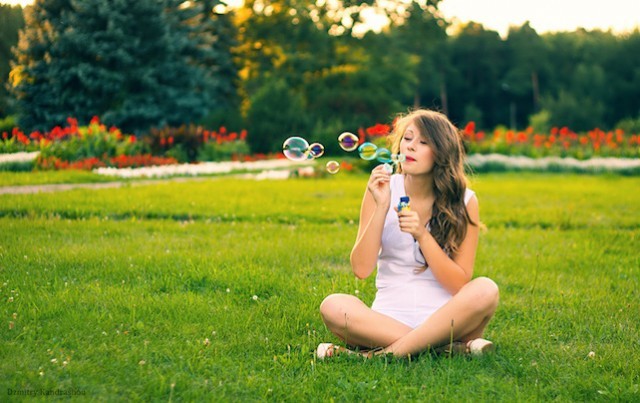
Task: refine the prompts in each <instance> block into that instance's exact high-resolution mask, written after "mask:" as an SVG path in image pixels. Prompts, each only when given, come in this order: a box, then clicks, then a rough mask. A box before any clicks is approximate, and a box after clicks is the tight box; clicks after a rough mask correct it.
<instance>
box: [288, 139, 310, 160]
mask: <svg viewBox="0 0 640 403" xmlns="http://www.w3.org/2000/svg"><path fill="white" fill-rule="evenodd" d="M282 152H283V153H284V156H285V157H287V158H288V159H290V160H291V161H304V160H306V159H308V157H309V143H308V142H307V140H305V139H303V138H302V137H289V138H288V139H286V140H285V141H284V143H283V144H282Z"/></svg>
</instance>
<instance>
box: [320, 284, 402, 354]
mask: <svg viewBox="0 0 640 403" xmlns="http://www.w3.org/2000/svg"><path fill="white" fill-rule="evenodd" d="M320 313H321V314H322V320H323V321H324V323H325V324H326V325H327V327H328V328H329V330H330V331H331V332H332V333H334V334H335V335H336V336H338V337H339V338H341V339H342V340H344V341H345V343H347V344H349V345H352V346H360V347H367V348H375V347H386V346H388V345H390V344H392V343H393V342H395V341H397V340H398V339H400V338H401V337H403V336H405V335H407V334H408V333H409V332H411V330H412V329H411V328H410V327H409V326H407V325H405V324H403V323H401V322H398V321H397V320H395V319H393V318H391V317H389V316H386V315H383V314H381V313H379V312H376V311H373V310H372V309H371V308H369V307H368V306H367V305H365V303H364V302H362V301H360V300H359V299H358V298H356V297H354V296H353V295H348V294H331V295H329V296H328V297H326V298H325V299H324V301H322V304H321V305H320Z"/></svg>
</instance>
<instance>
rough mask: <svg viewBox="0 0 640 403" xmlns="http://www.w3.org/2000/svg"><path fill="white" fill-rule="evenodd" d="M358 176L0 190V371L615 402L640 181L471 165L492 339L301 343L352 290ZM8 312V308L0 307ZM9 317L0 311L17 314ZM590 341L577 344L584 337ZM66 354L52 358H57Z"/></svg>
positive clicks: (97, 392)
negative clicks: (435, 351)
mask: <svg viewBox="0 0 640 403" xmlns="http://www.w3.org/2000/svg"><path fill="white" fill-rule="evenodd" d="M365 184H366V177H364V176H362V177H346V176H342V177H340V176H336V177H333V178H332V179H329V180H289V181H281V182H253V181H238V180H232V179H211V180H205V181H198V182H192V183H159V184H154V185H148V186H144V187H133V186H132V187H124V188H120V189H111V190H99V191H97V190H94V191H91V190H75V191H69V192H63V193H55V194H53V193H52V194H36V195H4V196H0V202H1V204H0V206H1V207H0V216H1V218H0V307H1V308H0V319H1V322H0V326H2V327H1V328H2V330H1V331H0V355H1V356H2V357H3V360H1V361H0V379H2V380H1V381H0V386H1V387H3V393H5V391H6V390H7V389H8V388H11V389H78V390H82V391H84V392H85V393H86V395H85V396H86V397H85V398H87V399H89V400H107V399H125V400H130V399H133V400H170V399H172V400H240V401H244V400H275V401H280V400H285V401H328V400H331V399H334V400H350V401H351V400H375V401H380V400H383V401H387V400H416V399H419V400H450V401H459V400H463V401H476V400H485V401H486V400H506V401H514V400H515V401H531V400H551V399H559V400H564V401H575V400H579V401H582V400H595V399H598V398H604V399H607V400H624V401H632V400H637V399H638V398H639V397H640V390H639V386H638V385H639V384H640V378H639V376H640V375H639V370H638V368H637V365H635V364H633V363H634V362H637V361H639V360H640V340H638V337H637V335H638V334H640V332H639V330H640V329H639V325H638V321H637V313H638V308H639V305H638V301H639V300H640V298H639V297H640V296H639V295H638V294H639V291H638V289H639V284H638V282H639V278H640V255H639V254H638V253H637V244H638V238H639V236H640V229H639V228H640V227H639V224H640V217H639V215H638V214H636V213H634V211H635V209H637V206H638V203H639V202H640V194H638V192H635V191H633V189H638V188H639V185H640V179H638V178H624V177H604V176H602V177H595V176H593V177H592V176H589V177H585V176H577V175H571V176H566V177H562V176H559V175H540V174H526V175H516V174H505V175H480V176H478V177H476V178H475V179H474V182H473V188H474V189H475V190H476V191H477V192H478V196H479V199H480V204H481V214H482V221H483V222H484V223H485V224H486V226H487V228H488V229H487V231H486V232H484V233H483V234H482V237H481V242H480V249H479V251H478V258H477V262H476V272H475V274H476V275H486V276H489V277H491V278H493V279H495V280H496V282H497V283H498V284H499V285H500V287H501V305H500V307H499V309H498V312H497V314H496V318H495V319H494V321H493V322H492V323H491V325H490V327H489V329H488V332H487V337H489V338H491V339H492V340H494V341H495V343H496V344H497V346H498V351H497V354H496V355H495V356H493V357H487V358H483V359H475V360H469V359H465V358H454V359H442V358H434V357H431V356H422V357H419V358H418V359H415V360H412V361H402V360H400V361H388V360H385V359H376V360H371V361H362V360H361V359H357V358H352V357H339V358H338V359H336V360H333V361H329V362H319V361H317V360H315V359H314V357H313V354H312V351H313V349H314V348H315V346H316V345H317V344H318V343H319V342H323V341H336V339H335V338H334V337H333V336H331V335H330V334H329V332H328V331H327V330H326V329H325V327H324V326H323V324H322V322H321V320H320V317H319V314H318V311H317V310H318V305H319V304H320V302H321V301H322V299H323V298H324V296H325V295H327V294H329V293H332V292H347V293H354V292H355V291H356V290H358V291H359V294H358V295H359V296H360V297H361V298H362V299H363V300H364V301H365V302H367V303H370V302H371V301H372V300H373V297H374V294H375V285H374V278H373V277H371V278H369V279H366V280H361V281H360V280H356V279H355V278H354V277H353V275H351V274H350V272H349V270H350V269H349V266H348V254H349V250H350V248H351V246H352V242H353V240H354V238H355V234H356V231H357V215H358V208H359V204H360V199H361V197H362V194H363V191H364V186H365ZM14 314H15V315H14ZM14 316H15V318H14ZM590 352H594V354H595V355H594V356H593V357H589V356H588V355H589V353H590ZM65 361H66V364H65Z"/></svg>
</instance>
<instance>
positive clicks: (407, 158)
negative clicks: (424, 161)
mask: <svg viewBox="0 0 640 403" xmlns="http://www.w3.org/2000/svg"><path fill="white" fill-rule="evenodd" d="M405 161H407V162H416V159H415V158H413V157H410V156H408V155H407V157H406V159H405Z"/></svg>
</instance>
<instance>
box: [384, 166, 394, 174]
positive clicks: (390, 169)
mask: <svg viewBox="0 0 640 403" xmlns="http://www.w3.org/2000/svg"><path fill="white" fill-rule="evenodd" d="M382 168H383V169H384V171H385V172H386V173H388V174H389V175H391V174H392V173H393V166H391V165H390V164H387V163H385V164H383V165H382Z"/></svg>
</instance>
